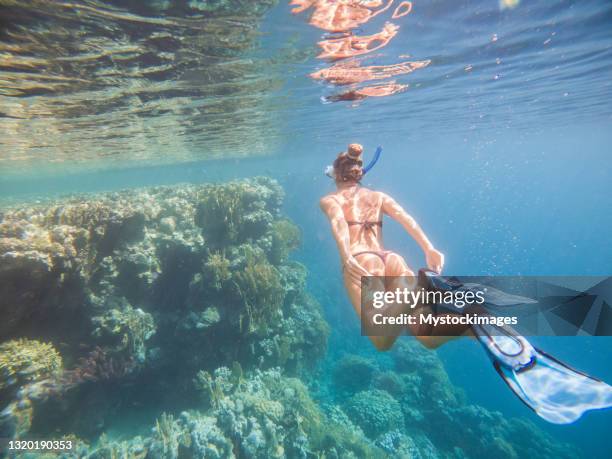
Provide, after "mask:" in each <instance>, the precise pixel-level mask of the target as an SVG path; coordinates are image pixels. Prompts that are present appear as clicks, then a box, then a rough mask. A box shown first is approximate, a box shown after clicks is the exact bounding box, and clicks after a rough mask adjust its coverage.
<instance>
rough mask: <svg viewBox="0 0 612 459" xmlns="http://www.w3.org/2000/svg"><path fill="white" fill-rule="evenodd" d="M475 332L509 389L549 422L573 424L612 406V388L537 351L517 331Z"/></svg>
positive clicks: (494, 328) (477, 329) (478, 327)
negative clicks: (585, 414) (596, 411)
mask: <svg viewBox="0 0 612 459" xmlns="http://www.w3.org/2000/svg"><path fill="white" fill-rule="evenodd" d="M472 329H473V331H474V334H475V335H476V337H477V338H478V340H479V341H480V343H481V344H482V345H483V347H484V348H485V349H486V351H487V353H488V354H489V357H490V358H491V360H492V361H493V366H494V367H495V369H496V370H497V373H498V374H499V375H500V376H501V377H502V378H503V380H504V381H505V382H506V384H507V385H508V387H510V389H512V391H513V392H514V393H515V394H516V396H517V397H518V398H520V399H521V400H522V401H523V402H524V403H525V405H527V406H528V407H529V408H531V409H532V410H533V411H535V413H536V414H537V415H538V416H540V417H541V418H543V419H546V420H547V421H548V422H552V423H554V424H569V423H571V422H574V421H576V420H578V419H579V418H580V416H582V415H583V414H584V413H585V412H587V411H589V410H598V409H603V408H610V407H612V387H610V386H609V385H608V384H606V383H605V382H603V381H600V380H598V379H596V378H593V377H592V376H589V375H586V374H584V373H581V372H579V371H577V370H574V369H573V368H571V367H569V366H568V365H566V364H564V363H563V362H560V361H559V360H557V359H555V358H554V357H552V356H550V355H548V354H547V353H545V352H543V351H541V350H539V349H536V348H535V347H533V346H532V345H531V344H530V343H529V341H527V340H526V339H525V338H524V337H523V336H520V335H518V334H516V333H515V332H514V331H513V330H511V329H509V328H506V327H497V326H495V325H474V326H472Z"/></svg>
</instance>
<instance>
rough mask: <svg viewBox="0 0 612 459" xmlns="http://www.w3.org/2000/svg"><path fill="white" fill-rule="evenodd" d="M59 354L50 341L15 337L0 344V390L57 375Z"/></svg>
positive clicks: (59, 364) (59, 366)
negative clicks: (42, 341)
mask: <svg viewBox="0 0 612 459" xmlns="http://www.w3.org/2000/svg"><path fill="white" fill-rule="evenodd" d="M62 369H63V364H62V357H61V356H60V355H59V353H58V352H57V351H56V350H55V348H54V347H53V345H52V344H49V343H41V342H39V341H34V340H29V339H18V340H13V341H8V342H6V343H3V344H0V392H1V391H4V390H6V389H9V388H12V387H22V386H24V385H26V384H31V383H34V382H38V381H42V380H44V379H49V378H56V377H58V376H59V375H60V374H61V372H62Z"/></svg>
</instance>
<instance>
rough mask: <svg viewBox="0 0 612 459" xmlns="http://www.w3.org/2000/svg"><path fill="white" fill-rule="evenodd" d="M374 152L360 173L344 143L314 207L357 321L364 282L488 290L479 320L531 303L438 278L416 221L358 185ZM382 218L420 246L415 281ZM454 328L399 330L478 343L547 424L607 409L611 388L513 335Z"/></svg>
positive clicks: (431, 339) (440, 260) (376, 340)
mask: <svg viewBox="0 0 612 459" xmlns="http://www.w3.org/2000/svg"><path fill="white" fill-rule="evenodd" d="M380 152H381V148H380V147H379V148H378V150H377V151H376V154H375V155H374V158H373V160H372V161H371V162H370V163H369V164H368V165H367V166H366V167H363V161H362V158H361V156H362V153H363V147H362V146H361V145H359V144H356V143H353V144H350V145H349V146H348V149H347V151H345V152H342V153H340V154H339V155H338V157H337V158H336V160H335V161H334V164H333V167H331V166H330V167H328V170H327V171H326V174H327V175H328V176H329V177H331V178H333V179H334V180H335V183H336V190H335V191H333V192H331V193H329V194H328V195H326V196H324V197H323V198H322V199H321V202H320V204H321V209H322V210H323V212H324V213H325V214H326V216H327V218H328V219H329V221H330V223H331V227H332V232H333V235H334V238H335V240H336V243H337V245H338V250H339V252H340V258H341V260H342V271H343V278H344V285H345V287H346V290H347V293H348V295H349V298H350V300H351V303H352V304H353V307H354V308H355V311H356V312H357V314H358V315H359V316H360V317H361V318H362V321H363V320H365V321H369V322H370V323H371V322H372V321H371V318H370V317H364V316H362V314H372V313H371V312H368V311H369V310H372V308H364V309H365V310H364V311H362V308H361V304H362V292H361V290H362V288H361V286H362V282H361V281H362V277H370V279H368V281H370V282H378V285H377V286H375V287H374V289H375V290H379V291H385V292H386V291H395V290H396V289H400V290H404V289H406V288H407V289H409V290H413V289H416V288H423V289H426V290H429V291H445V292H449V291H453V290H457V289H470V288H474V285H476V286H477V287H478V288H480V290H481V291H487V294H486V299H485V302H484V304H483V306H484V308H479V309H478V310H476V312H478V313H479V314H482V315H487V314H488V309H487V304H488V305H489V306H500V305H501V306H514V305H521V304H527V303H537V301H535V300H532V299H530V298H525V297H520V296H517V295H510V294H507V293H505V292H501V291H499V290H497V289H495V288H492V287H490V286H487V288H484V289H483V288H482V287H483V286H478V285H477V284H471V285H468V284H462V283H461V282H460V281H459V280H458V279H457V278H445V277H443V276H441V275H440V273H441V271H442V268H443V267H444V255H443V254H442V253H441V252H440V251H438V250H436V249H435V248H434V246H433V244H432V243H431V242H430V241H429V239H428V238H427V236H426V235H425V233H424V232H423V230H422V229H421V228H420V227H419V225H418V224H417V223H416V221H415V220H414V218H412V217H411V216H410V215H408V213H406V211H405V210H404V209H403V208H402V207H401V206H400V205H399V204H398V203H397V202H396V201H395V200H394V199H393V198H391V197H390V196H388V195H387V194H385V193H382V192H380V191H374V190H369V189H367V188H364V187H362V186H361V185H360V181H361V178H362V177H363V175H364V174H365V173H367V172H368V171H369V170H370V169H371V168H372V167H373V166H374V164H375V163H376V161H377V160H378V158H379V156H380ZM383 215H388V216H389V217H391V218H392V219H394V220H396V221H397V222H398V223H400V224H401V225H402V226H403V227H404V229H405V230H406V232H407V233H408V234H409V235H410V236H412V237H413V238H414V239H415V241H416V242H417V243H418V244H419V245H420V246H421V248H422V249H423V252H424V254H425V260H426V263H427V267H428V269H421V270H419V271H418V275H417V276H415V274H414V272H413V270H412V269H411V268H410V267H409V266H408V264H406V262H405V260H404V259H403V258H402V257H401V256H400V255H398V254H397V253H395V252H392V251H390V250H386V249H385V248H384V246H383V242H382V225H383V221H382V218H383ZM372 276H379V277H374V278H372ZM366 296H367V294H366ZM407 308H409V306H408V305H407V304H402V303H396V304H393V305H391V306H388V309H387V310H386V311H385V312H386V314H387V315H390V316H399V315H401V314H404V313H406V312H409V311H407ZM416 308H417V309H416V311H418V312H419V313H420V314H430V313H433V314H434V315H438V314H440V313H443V314H445V315H447V316H453V315H454V316H460V315H462V314H467V311H466V309H463V308H461V307H458V306H456V305H454V304H449V305H442V304H435V305H427V304H420V305H416ZM432 309H435V311H433V310H432ZM414 312H415V311H414V310H413V313H414ZM449 322H453V321H449ZM457 322H458V323H459V324H457V325H455V324H452V325H450V324H449V325H443V326H439V325H438V326H435V327H434V326H432V325H423V322H422V321H421V322H420V323H419V322H418V321H415V324H407V325H405V328H406V329H408V331H409V332H410V333H411V334H412V335H413V336H415V337H416V338H417V339H418V340H419V341H420V342H421V343H422V344H423V345H424V346H425V347H428V348H436V347H438V346H440V345H441V344H443V343H444V342H446V341H448V340H450V339H453V338H456V337H459V336H471V337H473V338H475V339H477V340H478V341H479V342H480V344H482V346H483V348H484V349H485V351H486V352H487V354H488V355H489V358H490V359H491V361H492V362H493V366H494V367H495V370H496V371H497V373H498V374H499V375H500V376H501V377H502V378H503V380H504V382H505V383H506V384H507V385H508V387H509V388H510V389H511V390H512V391H513V392H514V394H515V395H516V396H517V397H518V398H520V399H521V401H522V402H523V403H525V404H526V405H527V406H528V407H529V408H531V409H532V410H533V411H534V412H535V413H537V414H538V415H539V416H540V417H542V418H543V419H546V420H547V421H549V422H552V423H555V424H569V423H572V422H575V421H576V420H577V419H578V418H580V417H581V416H582V414H583V413H584V412H586V411H588V410H595V409H604V408H610V407H612V387H611V386H609V385H608V384H606V383H605V382H603V381H600V380H598V379H596V378H593V377H592V376H589V375H587V374H584V373H582V372H580V371H577V370H574V369H573V368H571V367H569V366H568V365H566V364H565V363H563V362H561V361H559V360H557V359H556V358H554V357H552V356H551V355H549V354H547V353H545V352H543V351H541V350H539V349H537V348H535V347H534V346H532V345H531V344H530V343H529V341H528V340H527V339H526V338H525V337H523V336H521V335H520V334H518V333H517V332H516V331H515V330H514V329H512V328H510V327H507V326H497V325H493V324H489V325H485V324H471V325H461V324H460V323H461V322H460V321H457ZM390 330H393V332H392V333H386V334H385V335H387V336H368V337H369V339H370V340H371V341H372V343H373V344H374V346H375V347H376V348H377V349H378V350H381V351H382V350H388V349H390V348H391V347H392V346H393V343H394V342H395V340H396V339H397V337H398V336H399V334H400V333H401V332H402V328H401V327H395V328H391V329H390Z"/></svg>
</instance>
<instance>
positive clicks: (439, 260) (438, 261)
mask: <svg viewBox="0 0 612 459" xmlns="http://www.w3.org/2000/svg"><path fill="white" fill-rule="evenodd" d="M425 260H426V261H427V267H428V268H429V269H431V270H432V271H435V272H436V273H438V274H440V273H441V272H442V268H444V255H443V254H442V252H438V251H437V250H436V249H434V248H433V247H432V248H431V249H429V250H426V251H425Z"/></svg>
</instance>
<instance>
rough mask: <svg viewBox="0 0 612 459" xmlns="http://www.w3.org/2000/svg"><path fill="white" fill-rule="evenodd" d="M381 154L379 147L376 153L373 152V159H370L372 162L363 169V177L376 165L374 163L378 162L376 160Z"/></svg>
mask: <svg viewBox="0 0 612 459" xmlns="http://www.w3.org/2000/svg"><path fill="white" fill-rule="evenodd" d="M381 153H382V147H381V146H380V145H379V146H378V148H377V149H376V151H375V152H374V157H373V158H372V160H371V161H370V162H369V163H368V165H367V166H366V167H364V168H363V175H366V174H367V173H368V171H369V170H370V169H372V168H373V167H374V166H375V165H376V162H377V161H378V158H380V154H381Z"/></svg>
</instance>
